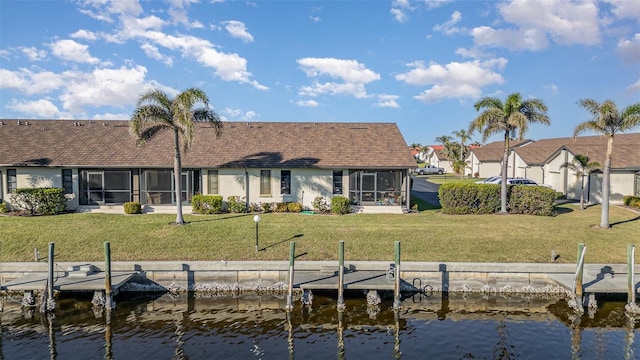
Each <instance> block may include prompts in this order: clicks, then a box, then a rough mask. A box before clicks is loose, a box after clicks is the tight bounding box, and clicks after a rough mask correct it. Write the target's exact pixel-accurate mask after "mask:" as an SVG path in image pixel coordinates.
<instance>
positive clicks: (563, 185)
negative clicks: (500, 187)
mask: <svg viewBox="0 0 640 360" xmlns="http://www.w3.org/2000/svg"><path fill="white" fill-rule="evenodd" d="M501 144H502V142H495V143H491V144H490V146H489V145H487V146H483V147H481V148H477V149H472V151H471V155H470V157H469V160H470V162H471V164H472V166H474V171H478V172H479V174H480V176H481V177H489V176H493V175H499V174H500V169H501V166H502V148H501V147H500V145H501ZM497 149H499V150H497ZM606 150H607V138H606V137H604V136H599V135H596V136H581V137H577V138H575V139H574V138H572V137H567V138H552V139H542V140H538V141H526V142H523V143H517V144H515V145H514V146H511V151H510V153H509V164H508V169H507V176H511V177H526V178H530V179H532V180H534V181H536V182H538V183H542V184H547V185H550V186H551V187H552V188H554V189H555V190H556V191H558V192H561V193H562V194H564V195H566V197H567V198H568V199H579V198H580V187H581V181H582V179H581V177H579V176H577V175H576V173H575V172H572V171H571V170H570V169H569V168H567V167H562V164H565V163H569V162H572V161H573V159H574V157H575V156H576V155H586V156H589V158H590V159H591V161H598V162H599V163H600V164H602V165H604V159H605V155H606ZM610 179H611V183H610V186H611V188H610V189H611V191H610V201H611V202H612V203H620V202H622V197H623V196H625V195H635V196H640V133H632V134H617V135H616V136H615V139H614V144H613V153H612V159H611V178H610ZM601 185H602V173H601V172H594V173H592V174H591V176H589V177H588V178H586V179H585V189H584V191H585V199H586V200H587V201H589V202H592V203H598V202H601V201H602V186H601Z"/></svg>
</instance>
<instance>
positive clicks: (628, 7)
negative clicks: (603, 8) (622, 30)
mask: <svg viewBox="0 0 640 360" xmlns="http://www.w3.org/2000/svg"><path fill="white" fill-rule="evenodd" d="M604 2H605V3H608V4H609V5H611V6H612V7H613V11H612V12H613V13H614V14H615V15H616V17H617V18H618V19H636V20H638V21H640V3H638V2H637V1H633V0H623V1H621V0H604Z"/></svg>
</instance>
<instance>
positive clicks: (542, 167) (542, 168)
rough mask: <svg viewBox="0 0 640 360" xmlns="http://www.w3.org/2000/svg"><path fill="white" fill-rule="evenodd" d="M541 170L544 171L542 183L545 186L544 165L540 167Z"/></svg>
mask: <svg viewBox="0 0 640 360" xmlns="http://www.w3.org/2000/svg"><path fill="white" fill-rule="evenodd" d="M540 170H542V183H543V184H544V183H545V182H544V164H542V165H540Z"/></svg>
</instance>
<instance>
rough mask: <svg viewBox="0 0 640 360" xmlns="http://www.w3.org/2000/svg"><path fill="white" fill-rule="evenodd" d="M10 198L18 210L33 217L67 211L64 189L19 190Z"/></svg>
mask: <svg viewBox="0 0 640 360" xmlns="http://www.w3.org/2000/svg"><path fill="white" fill-rule="evenodd" d="M9 198H10V199H11V204H12V205H14V206H15V207H16V208H18V209H22V210H26V211H28V212H29V213H30V214H32V215H56V214H59V213H61V212H63V211H65V210H67V198H66V197H65V196H64V189H62V188H19V189H16V190H15V191H14V193H13V194H11V195H9Z"/></svg>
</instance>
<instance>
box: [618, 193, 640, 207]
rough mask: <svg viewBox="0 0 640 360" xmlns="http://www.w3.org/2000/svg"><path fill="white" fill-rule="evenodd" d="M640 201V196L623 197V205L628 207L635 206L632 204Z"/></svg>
mask: <svg viewBox="0 0 640 360" xmlns="http://www.w3.org/2000/svg"><path fill="white" fill-rule="evenodd" d="M639 200H640V196H630V195H627V196H623V197H622V203H623V204H625V205H627V206H633V205H631V204H632V203H633V202H635V201H639Z"/></svg>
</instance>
